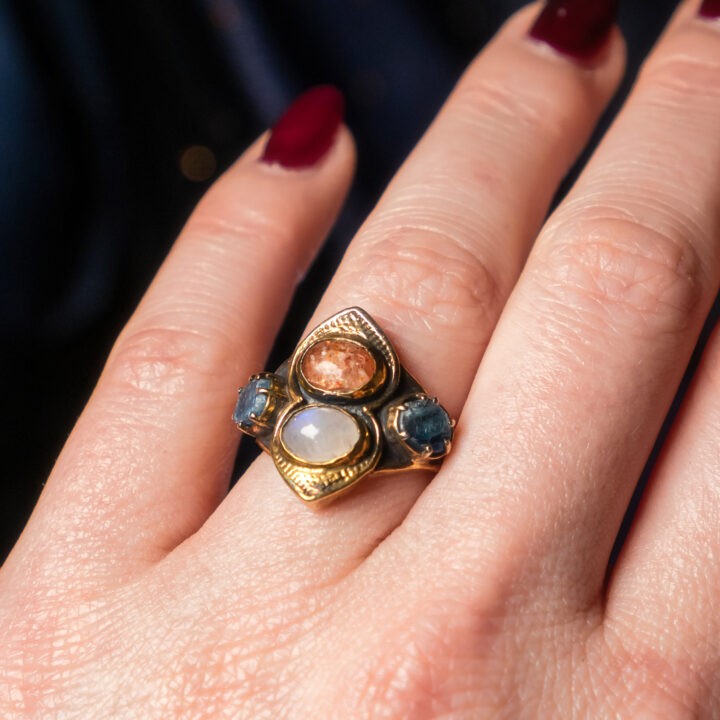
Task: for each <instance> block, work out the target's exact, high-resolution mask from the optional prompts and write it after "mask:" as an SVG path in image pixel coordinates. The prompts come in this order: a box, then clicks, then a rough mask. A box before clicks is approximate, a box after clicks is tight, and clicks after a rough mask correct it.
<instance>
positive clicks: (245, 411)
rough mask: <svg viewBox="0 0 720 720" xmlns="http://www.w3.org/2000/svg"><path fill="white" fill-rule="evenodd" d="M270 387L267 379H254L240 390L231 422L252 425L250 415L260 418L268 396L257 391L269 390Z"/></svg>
mask: <svg viewBox="0 0 720 720" xmlns="http://www.w3.org/2000/svg"><path fill="white" fill-rule="evenodd" d="M270 387H271V382H270V379H269V378H255V379H254V380H251V381H250V382H249V383H248V384H247V385H246V386H245V387H244V388H242V390H240V393H239V395H238V401H237V405H236V406H235V412H234V413H233V422H235V423H237V424H238V425H252V424H253V422H254V421H253V419H252V418H251V417H250V415H251V414H254V415H255V417H260V416H261V415H262V413H263V411H264V410H265V408H266V407H267V404H268V396H267V395H266V394H265V393H260V392H258V391H259V390H260V389H261V388H263V389H265V390H269V389H270Z"/></svg>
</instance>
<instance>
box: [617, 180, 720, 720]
mask: <svg viewBox="0 0 720 720" xmlns="http://www.w3.org/2000/svg"><path fill="white" fill-rule="evenodd" d="M718 205H720V194H719V195H718ZM718 231H719V232H718V234H717V237H720V227H719V228H718ZM718 387H720V330H718V329H716V330H715V331H714V333H713V335H712V337H711V340H710V342H709V345H708V347H707V349H706V351H705V353H704V356H703V359H702V361H701V364H700V366H699V368H698V371H697V373H696V375H695V378H694V380H693V382H692V384H691V387H690V391H689V393H688V395H687V396H686V398H685V400H684V402H683V408H682V410H681V413H680V414H679V416H678V417H677V418H676V420H675V423H674V426H673V430H672V432H671V433H670V435H669V437H668V438H667V441H666V443H665V446H664V450H663V453H662V454H661V456H660V459H659V461H658V463H657V465H656V466H655V470H654V472H653V475H652V477H651V479H650V482H649V484H648V486H647V487H646V489H645V492H644V496H643V500H642V505H641V509H640V511H639V513H638V514H637V515H636V517H635V522H634V523H633V525H632V527H631V530H630V534H629V536H628V538H627V540H626V543H625V546H624V547H623V551H622V553H621V555H620V558H619V560H618V563H617V565H616V566H615V568H614V572H613V575H612V578H611V583H610V585H609V588H608V601H607V607H606V624H607V626H608V627H609V628H610V629H611V630H612V631H613V632H612V634H613V636H614V637H617V638H618V639H622V640H623V643H624V646H625V650H626V652H630V653H632V654H633V655H634V656H636V657H637V656H639V655H640V652H641V651H643V652H644V654H645V656H646V657H652V656H653V655H654V656H656V657H658V656H660V655H662V657H663V658H664V659H665V663H666V667H667V669H668V671H672V672H674V682H675V687H677V689H678V691H679V692H682V691H683V689H687V690H690V689H692V687H708V688H710V687H716V686H717V679H718V668H720V646H718V643H717V640H716V639H717V637H718V633H719V632H720V615H719V614H718V591H719V590H720V570H719V569H718V564H717V556H718V553H719V552H720V482H719V480H720V470H719V469H718V437H720V435H719V434H718V430H720V402H719V401H718ZM707 715H708V716H709V715H710V713H709V711H708V713H707Z"/></svg>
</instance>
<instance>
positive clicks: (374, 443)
mask: <svg viewBox="0 0 720 720" xmlns="http://www.w3.org/2000/svg"><path fill="white" fill-rule="evenodd" d="M325 340H348V341H350V342H353V343H356V344H359V345H361V346H362V347H363V348H365V349H366V350H368V351H369V352H370V353H371V354H372V356H373V358H374V360H375V372H374V374H373V377H372V378H371V379H370V381H369V382H368V383H366V384H365V385H364V386H363V387H362V388H360V389H358V390H355V391H353V392H339V391H338V392H333V391H325V390H321V389H318V388H317V387H314V386H313V385H312V384H311V383H310V382H308V380H307V379H306V378H305V377H304V376H303V374H302V360H303V357H304V355H305V353H306V352H307V351H308V350H309V349H310V348H312V347H313V346H314V345H316V344H317V343H319V342H323V341H325ZM261 375H262V376H264V377H265V376H267V377H272V378H274V380H273V387H272V392H271V393H270V395H271V397H272V398H273V403H272V404H268V406H267V408H266V412H264V413H263V416H264V417H262V418H257V419H254V424H253V427H251V428H250V427H243V426H238V427H239V428H240V429H241V430H242V431H243V432H245V433H247V434H248V435H251V436H252V437H254V438H255V439H256V440H257V442H258V444H259V445H260V446H261V447H262V448H263V450H265V451H266V452H268V453H269V454H270V455H271V456H272V458H273V461H274V463H275V467H276V468H277V470H278V472H279V473H280V475H281V476H282V477H283V479H284V480H285V482H286V483H287V484H288V486H289V487H290V488H291V489H292V490H293V492H295V493H296V494H297V495H298V497H300V498H301V499H302V500H304V501H305V502H307V503H312V504H317V503H321V502H323V501H327V500H330V499H332V498H335V497H337V496H338V495H340V494H342V493H344V492H345V491H347V490H349V489H350V488H352V487H353V486H354V485H355V484H356V483H357V482H358V481H359V480H361V479H362V478H364V477H365V476H367V475H369V474H370V473H372V472H390V471H398V470H406V469H408V468H427V469H435V468H437V467H438V466H439V461H440V460H441V457H439V456H438V455H435V456H434V457H433V455H432V450H431V449H430V448H428V449H426V450H425V451H424V452H417V451H415V450H413V448H412V447H410V446H409V445H408V444H407V443H406V442H405V441H404V440H405V439H404V438H403V437H402V433H401V432H400V431H399V430H398V413H399V412H400V411H401V410H402V407H403V402H405V401H408V400H411V399H416V398H419V397H427V396H426V395H425V392H424V390H423V388H422V387H421V386H420V384H419V383H418V382H417V381H416V380H415V379H414V378H413V377H412V375H410V373H408V372H407V370H405V369H404V368H403V367H402V366H401V365H400V362H399V360H398V357H397V354H396V353H395V350H394V348H393V347H392V345H391V344H390V341H389V340H388V339H387V338H386V337H385V334H384V333H383V331H382V330H381V329H380V327H379V326H378V325H377V323H375V321H374V320H373V319H372V318H371V317H370V316H369V315H368V314H367V313H366V312H365V311H364V310H362V309H361V308H357V307H353V308H348V309H347V310H343V311H342V312H339V313H337V314H336V315H333V316H332V317H331V318H329V319H328V320H326V321H325V322H323V323H321V324H320V325H318V327H316V328H315V329H314V330H313V331H312V332H311V333H310V334H309V335H308V336H307V337H306V338H305V339H304V340H302V342H301V343H300V344H299V345H298V346H297V348H296V349H295V351H294V352H293V354H292V356H291V357H290V358H289V360H288V361H287V362H285V363H283V365H281V367H280V368H278V370H277V371H276V373H263V374H261ZM254 377H255V376H254ZM283 383H284V384H283ZM278 402H279V403H283V404H282V405H280V406H278V404H277V403H278ZM433 402H436V401H435V400H433ZM312 406H318V407H322V406H335V407H336V408H338V409H340V410H342V411H343V412H345V413H347V414H348V415H351V416H352V418H353V419H354V420H355V421H356V423H357V425H358V427H359V429H360V439H359V441H358V442H357V443H356V445H355V447H354V448H353V449H352V450H351V451H350V452H348V453H346V454H344V455H343V456H342V457H338V458H334V459H333V460H329V461H326V462H322V463H312V462H308V461H307V460H304V459H303V458H299V457H296V456H295V455H294V454H293V453H292V452H290V450H289V449H288V448H287V447H286V445H285V443H284V442H283V435H282V432H283V428H284V426H285V424H286V422H288V420H289V419H290V418H292V417H293V415H294V414H295V413H297V412H298V411H300V410H301V409H302V408H306V407H312ZM269 419H272V423H273V424H272V425H271V426H270V425H268V423H267V421H268V420H269ZM452 426H454V421H452V424H451V427H452ZM450 449H451V443H450V442H449V441H448V442H447V443H446V444H445V453H443V455H442V456H443V457H444V455H445V454H447V453H448V452H450Z"/></svg>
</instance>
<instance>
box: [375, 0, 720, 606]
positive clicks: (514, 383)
mask: <svg viewBox="0 0 720 720" xmlns="http://www.w3.org/2000/svg"><path fill="white" fill-rule="evenodd" d="M695 12H696V5H695V4H693V3H691V4H687V5H685V6H684V7H683V8H682V9H681V11H680V15H679V16H678V18H677V21H676V22H675V23H674V25H673V27H672V28H671V29H670V31H669V32H668V34H667V36H666V37H665V38H664V39H663V41H662V42H661V43H660V45H659V47H658V48H657V50H656V51H655V52H654V53H653V55H652V56H651V57H650V59H649V60H648V62H647V64H646V67H645V68H644V70H643V72H642V74H641V77H640V79H639V81H638V84H637V87H636V89H635V90H634V92H633V94H632V96H631V98H630V100H629V101H628V103H627V105H626V107H625V108H624V110H623V112H622V113H621V115H620V116H619V118H618V119H617V121H616V122H615V124H614V126H613V128H612V129H611V130H610V132H609V133H608V135H607V137H606V138H605V140H604V141H603V143H602V145H601V146H600V148H599V150H598V151H597V153H596V154H595V156H594V158H593V159H592V161H591V163H590V164H589V166H588V168H587V169H586V171H585V172H584V173H583V175H582V177H581V178H580V180H579V181H578V183H577V185H576V187H575V188H574V189H573V191H572V192H571V193H570V195H569V197H568V198H567V199H566V201H565V202H564V203H563V204H562V205H561V207H560V208H559V209H558V210H557V212H556V213H555V214H554V215H553V217H552V218H551V219H550V221H549V223H548V224H547V226H546V228H545V229H544V231H543V233H542V234H541V237H540V238H539V240H538V242H537V243H536V246H535V249H534V251H533V254H532V256H531V257H530V259H529V261H528V265H527V267H526V270H525V272H524V274H523V277H522V278H521V280H520V282H519V283H518V286H517V288H516V291H515V293H514V295H513V297H512V298H511V300H510V302H509V303H508V305H507V307H506V310H505V313H504V315H503V318H502V319H501V321H500V324H499V325H498V328H497V330H496V332H495V335H494V336H493V342H492V343H491V345H490V347H489V349H488V352H487V353H486V355H485V358H484V360H483V364H482V366H481V368H480V372H479V374H478V377H477V380H476V382H475V385H474V387H473V389H472V392H471V395H470V398H469V400H468V405H467V406H466V408H467V409H466V412H465V415H464V417H463V418H462V420H461V423H460V430H459V437H458V443H457V444H458V447H457V448H456V451H455V454H454V456H451V457H450V458H449V460H448V461H446V464H445V466H444V468H443V472H442V473H441V475H440V476H438V478H437V479H436V481H435V482H434V483H433V484H432V485H431V486H430V488H429V489H428V490H427V492H426V493H425V494H424V495H423V497H422V498H421V499H420V501H419V502H418V503H417V505H416V506H415V508H414V509H413V512H412V513H411V514H410V516H409V517H408V520H407V522H406V523H405V524H404V526H403V528H402V531H401V532H398V533H397V534H396V535H397V540H396V542H397V543H398V546H400V545H402V547H403V548H404V550H401V552H403V553H406V554H407V552H408V549H409V548H412V551H411V552H412V555H413V558H408V557H404V558H403V561H404V563H405V564H406V565H407V566H408V567H412V566H413V565H415V564H417V562H419V561H420V558H422V562H423V565H424V566H425V567H426V568H428V569H429V571H431V572H432V571H435V572H438V573H441V572H444V569H445V568H447V567H448V566H451V567H453V568H457V569H458V572H457V574H456V575H455V576H454V580H453V579H451V578H452V576H453V573H449V574H448V575H449V577H448V578H445V580H442V582H445V583H446V585H445V586H446V587H447V591H448V592H453V591H456V592H460V591H461V590H460V589H461V588H462V592H463V593H470V594H472V593H474V592H475V593H477V592H480V587H481V586H486V585H487V584H488V582H489V578H490V577H492V576H493V575H495V577H494V580H493V581H490V586H492V587H495V588H501V591H500V592H502V590H504V591H507V592H513V593H516V592H517V593H522V592H524V593H526V597H525V600H526V601H527V602H537V600H538V598H543V601H542V602H543V603H556V605H557V607H558V608H560V609H561V611H562V612H568V611H569V612H577V609H578V608H579V607H580V608H587V607H589V606H592V605H593V603H595V602H597V601H598V599H599V597H600V592H601V588H602V582H603V578H604V573H605V570H606V564H607V561H608V557H609V553H610V549H611V547H612V544H613V542H614V538H615V536H616V534H617V531H618V528H619V525H620V522H621V519H622V516H623V514H624V512H625V509H626V507H627V503H628V500H629V497H630V495H631V493H632V490H633V488H634V486H635V483H636V481H637V478H638V477H639V474H640V472H641V470H642V467H643V465H644V463H645V461H646V459H647V456H648V454H649V452H650V449H651V447H652V445H653V442H654V440H655V437H656V436H657V433H658V431H659V428H660V424H661V422H662V418H663V417H664V416H665V413H666V412H667V409H668V407H669V405H670V402H671V400H672V397H673V394H674V392H675V390H676V388H677V386H678V383H679V381H680V378H681V376H682V373H683V371H684V369H685V367H686V365H687V362H688V359H689V357H690V354H691V352H692V349H693V346H694V344H695V342H696V340H697V337H698V333H699V330H700V328H701V326H702V323H703V321H704V319H705V317H706V315H707V312H708V309H709V307H710V303H711V301H712V299H713V297H714V295H715V293H716V291H717V287H718V247H717V242H716V240H717V237H718V205H717V187H718V168H719V167H720V134H719V133H718V132H717V128H718V126H719V121H720V73H718V58H719V57H720V33H719V32H718V30H717V28H716V27H710V26H709V25H708V24H707V23H704V22H701V21H700V20H698V19H696V18H695ZM428 528H433V530H432V531H429V530H428ZM448 548H452V552H450V553H449V552H448ZM441 551H442V552H443V553H444V555H443V558H442V561H441V559H440V558H439V557H438V555H439V553H440V552H441ZM388 552H390V551H389V550H388ZM436 580H437V581H438V582H441V578H440V577H438V578H436Z"/></svg>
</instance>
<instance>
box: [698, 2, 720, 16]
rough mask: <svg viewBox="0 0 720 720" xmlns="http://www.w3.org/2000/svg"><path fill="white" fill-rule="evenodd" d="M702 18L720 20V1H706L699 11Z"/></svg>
mask: <svg viewBox="0 0 720 720" xmlns="http://www.w3.org/2000/svg"><path fill="white" fill-rule="evenodd" d="M698 13H699V15H700V17H704V18H710V19H711V20H712V19H714V18H720V0H705V2H704V3H703V4H702V5H701V6H700V10H699V11H698Z"/></svg>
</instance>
